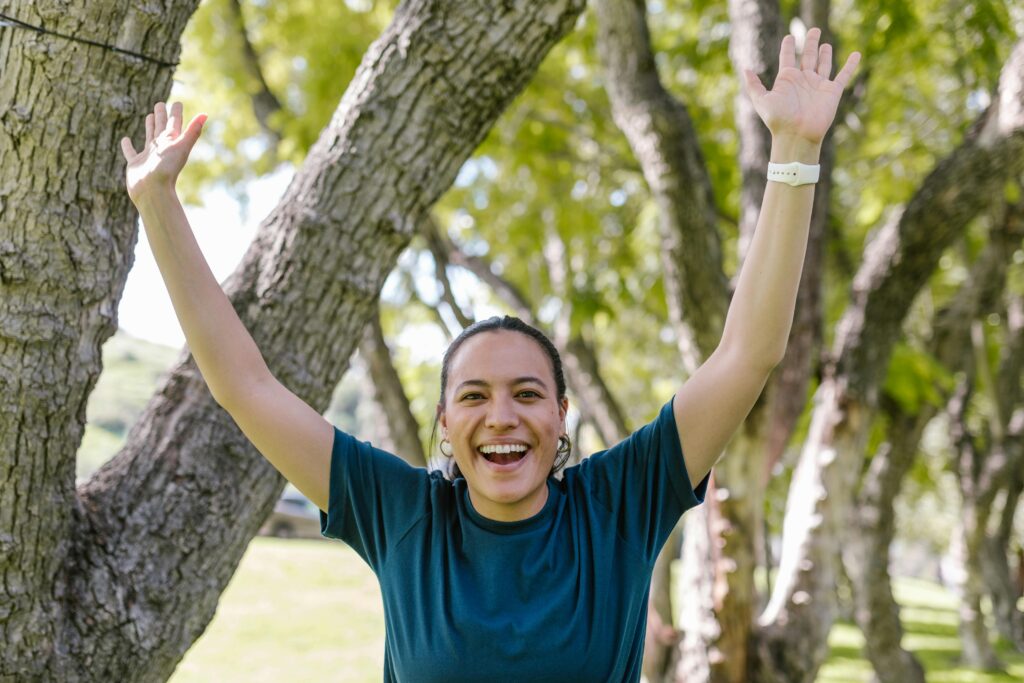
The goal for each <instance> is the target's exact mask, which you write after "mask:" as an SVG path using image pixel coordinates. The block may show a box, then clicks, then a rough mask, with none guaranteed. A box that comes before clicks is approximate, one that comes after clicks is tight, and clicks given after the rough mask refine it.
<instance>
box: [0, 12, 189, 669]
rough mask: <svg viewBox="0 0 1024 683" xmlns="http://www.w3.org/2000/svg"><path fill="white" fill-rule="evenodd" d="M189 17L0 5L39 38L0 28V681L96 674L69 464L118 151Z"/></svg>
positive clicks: (101, 321) (118, 271)
mask: <svg viewBox="0 0 1024 683" xmlns="http://www.w3.org/2000/svg"><path fill="white" fill-rule="evenodd" d="M196 4H197V2H196V1H184V2H177V3H170V4H166V5H165V4H163V3H159V4H149V5H142V4H139V3H129V2H126V1H124V0H120V1H118V0H112V1H111V2H104V3H85V2H66V1H57V0H39V1H36V2H29V1H27V0H0V12H2V13H3V14H5V15H7V16H10V17H13V18H15V19H17V20H18V21H21V22H25V23H26V24H30V25H31V26H35V27H39V28H40V29H42V30H43V31H47V32H40V31H35V30H32V29H29V28H26V27H24V26H20V25H13V26H12V25H11V24H9V23H5V25H4V26H0V74H2V75H3V77H2V79H0V321H2V322H0V680H3V681H12V680H18V681H35V680H68V681H71V680H76V677H75V676H73V675H67V676H65V675H63V674H58V673H57V672H62V671H67V672H69V673H71V672H74V671H76V670H77V669H78V668H79V667H80V668H82V669H85V668H87V667H89V666H92V665H95V661H94V662H80V661H75V657H74V656H73V655H72V654H71V653H70V652H69V649H70V644H69V635H68V628H69V625H70V624H71V623H73V622H74V621H75V620H82V619H91V618H92V617H91V616H90V614H91V613H92V612H99V611H102V609H103V605H102V603H103V602H104V601H105V600H106V599H107V598H108V597H109V596H108V595H106V594H104V592H103V591H102V590H101V589H97V590H96V592H95V593H92V594H90V595H88V596H79V595H78V594H77V593H76V589H75V587H74V581H75V579H74V577H75V568H76V561H77V546H78V543H79V535H80V531H79V528H78V519H79V513H78V507H77V500H76V497H75V451H76V449H77V448H78V445H79V443H80V442H81V440H82V434H83V431H84V428H85V406H86V402H87V400H88V396H89V393H90V392H91V391H92V389H93V387H94V386H95V385H96V380H97V379H98V378H99V374H100V371H101V362H102V357H101V353H100V349H101V347H102V346H103V342H104V341H106V340H107V339H108V338H109V337H110V336H111V335H113V334H114V332H115V331H116V330H117V302H118V299H119V298H120V296H121V293H122V291H123V289H124V282H125V279H126V278H127V275H128V271H129V269H130V268H131V265H132V258H133V254H134V248H135V242H136V237H137V232H136V230H137V227H136V215H135V213H134V211H133V209H132V207H131V202H130V200H129V199H128V194H127V193H126V192H125V187H124V165H123V162H122V161H121V157H120V152H119V150H118V147H117V140H118V138H119V137H120V136H121V135H124V134H134V136H135V139H136V140H138V139H139V138H140V136H141V134H142V131H143V115H144V113H145V111H146V110H147V109H150V108H151V105H152V103H153V102H154V101H155V100H157V99H159V98H162V97H164V96H165V95H166V93H167V91H168V90H169V88H170V85H171V76H172V73H173V63H174V62H175V60H176V59H177V57H178V51H179V39H180V36H181V33H182V31H183V29H184V27H185V24H186V22H187V21H188V19H189V17H190V16H191V15H192V12H193V11H194V10H195V7H196ZM54 33H61V34H65V35H72V36H76V37H80V38H83V39H86V38H87V39H89V40H92V41H94V42H97V43H101V44H105V45H109V46H111V47H100V46H96V45H89V44H86V43H83V42H79V41H77V40H72V39H69V38H64V37H60V36H57V35H54ZM115 47H116V48H120V49H121V50H125V51H128V52H131V53H135V55H137V56H132V55H129V54H125V53H124V52H118V51H115V49H113V48H115ZM106 559H107V561H109V562H115V563H117V564H122V565H123V564H125V563H126V562H127V561H128V559H127V558H125V557H124V556H121V557H118V556H109V557H107V558H106ZM79 569H80V568H79ZM79 597H82V598H85V602H86V609H84V610H83V609H81V608H80V607H79V605H78V598H79ZM97 602H99V603H100V604H99V605H97V604H95V603H97ZM88 637H89V638H91V639H94V640H96V639H99V638H101V636H100V634H98V633H97V632H95V631H94V632H92V634H91V635H89V636H88ZM125 654H127V653H125ZM123 656H124V655H122V657H123Z"/></svg>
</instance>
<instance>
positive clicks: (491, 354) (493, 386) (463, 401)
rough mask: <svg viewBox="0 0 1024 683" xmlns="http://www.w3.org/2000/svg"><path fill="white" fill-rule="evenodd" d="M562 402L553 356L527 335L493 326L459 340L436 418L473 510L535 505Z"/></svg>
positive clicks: (527, 509)
mask: <svg viewBox="0 0 1024 683" xmlns="http://www.w3.org/2000/svg"><path fill="white" fill-rule="evenodd" d="M567 408H568V400H567V399H565V398H564V397H563V398H562V399H561V400H559V399H558V389H557V387H556V386H555V379H554V371H553V369H552V367H551V360H550V359H549V358H548V355H547V353H546V352H545V351H544V349H543V348H541V346H540V344H538V343H537V342H536V341H534V340H533V339H532V338H531V337H528V336H527V335H525V334H522V333H520V332H515V331H511V330H495V331H491V332H481V333H479V334H477V335H474V336H472V337H470V338H469V339H467V340H466V341H465V342H464V343H463V344H462V346H461V347H459V349H458V350H457V351H456V352H455V355H454V356H453V357H452V358H451V361H450V365H449V367H448V386H447V388H446V390H445V396H444V409H443V410H442V412H441V414H440V416H439V421H440V424H441V433H442V436H443V437H444V438H447V439H448V440H449V441H450V442H451V444H452V451H453V452H454V458H455V462H456V464H458V466H459V469H460V470H461V471H462V474H463V475H464V476H465V477H466V484H467V485H468V486H469V495H470V499H471V500H472V502H473V508H474V509H475V510H476V511H477V512H479V513H480V514H481V515H483V516H484V517H487V518H489V519H494V520H498V521H505V522H509V521H515V520H520V519H526V518H528V517H531V516H533V515H534V514H536V513H538V512H540V510H541V508H543V507H544V503H545V501H547V495H548V489H547V483H546V482H547V477H548V474H549V473H550V472H551V467H552V465H553V463H554V460H555V453H556V451H557V449H558V437H559V436H560V435H562V434H564V433H565V412H566V409H567ZM502 451H505V452H502Z"/></svg>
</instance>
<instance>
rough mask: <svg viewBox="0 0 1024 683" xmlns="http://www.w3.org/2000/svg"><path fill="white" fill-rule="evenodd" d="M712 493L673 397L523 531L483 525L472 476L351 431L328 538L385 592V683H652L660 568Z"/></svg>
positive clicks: (572, 474)
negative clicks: (432, 466)
mask: <svg viewBox="0 0 1024 683" xmlns="http://www.w3.org/2000/svg"><path fill="white" fill-rule="evenodd" d="M707 481H708V479H707V477H705V478H704V480H703V481H701V483H700V484H699V485H698V486H697V488H696V490H695V489H694V488H693V487H692V486H691V485H690V482H689V479H688V477H687V473H686V467H685V464H684V462H683V454H682V450H681V447H680V444H679V436H678V432H677V430H676V423H675V419H674V418H673V414H672V403H671V401H670V402H669V403H667V404H666V405H665V406H664V407H663V408H662V409H661V412H660V413H659V415H658V417H657V418H656V419H655V420H654V421H653V422H651V423H650V424H647V425H645V426H644V427H641V428H640V429H639V430H637V431H636V432H634V433H633V434H632V435H630V436H629V437H628V438H626V439H625V440H624V441H622V442H621V443H619V444H618V445H616V446H613V447H612V448H609V449H608V450H606V451H601V452H598V453H595V454H594V455H592V456H590V457H589V458H587V459H585V460H583V461H582V462H581V463H580V464H579V465H575V466H573V467H569V468H566V469H565V470H564V476H563V478H562V480H561V481H559V480H557V479H555V478H554V477H549V478H548V480H547V485H548V493H549V495H548V499H547V502H546V504H545V505H544V508H543V509H542V510H541V511H540V512H538V513H537V514H536V515H534V516H533V517H530V518H529V519H525V520H521V521H518V522H498V521H494V520H490V519H487V518H485V517H482V516H481V515H480V514H479V513H477V511H476V510H474V509H473V506H472V504H471V502H470V499H469V493H468V490H467V488H466V480H465V479H462V478H459V479H456V480H455V482H454V483H453V482H449V481H447V480H446V479H444V477H443V476H442V474H441V473H440V472H436V471H435V472H428V471H427V470H424V469H419V468H415V467H411V466H410V465H408V464H407V463H405V462H404V461H403V460H401V459H399V458H398V457H396V456H394V455H391V454H390V453H387V452H385V451H382V450H379V449H377V448H374V447H373V446H371V445H370V444H368V443H365V442H361V441H358V440H356V439H354V438H353V437H351V436H349V435H348V434H345V433H344V432H342V431H340V430H338V429H335V433H334V447H333V451H332V455H331V473H330V500H329V502H328V512H327V513H326V514H325V513H324V512H322V511H321V513H320V528H321V533H322V534H323V535H324V536H326V537H328V538H336V539H340V540H342V541H345V542H346V543H348V544H349V545H350V546H352V548H354V549H355V551H356V552H357V553H359V555H360V556H362V558H363V559H364V560H366V562H367V563H368V564H369V565H370V567H371V568H372V569H373V571H374V572H375V573H376V574H377V577H378V579H379V580H380V585H381V594H382V597H383V601H384V621H385V630H386V641H385V646H384V680H385V681H388V682H389V681H415V682H416V683H420V682H424V683H426V682H435V681H436V682H438V683H440V682H442V681H443V682H445V683H458V682H459V681H516V682H527V681H529V682H531V683H532V682H535V681H536V682H539V681H559V682H560V683H562V682H564V681H574V682H576V683H585V682H587V681H601V682H602V683H606V682H607V681H639V680H640V664H641V658H642V654H643V645H644V629H645V626H646V621H647V598H648V592H649V590H650V582H651V573H652V571H653V569H654V561H655V559H656V558H657V555H658V552H659V551H660V550H661V547H662V545H664V543H665V541H666V540H667V539H668V536H669V533H670V532H671V531H672V529H673V527H675V525H676V523H677V522H678V520H679V518H680V516H681V515H682V514H683V512H685V511H686V510H687V509H689V508H690V507H693V506H694V505H697V504H699V503H702V502H703V501H704V493H705V491H706V489H707Z"/></svg>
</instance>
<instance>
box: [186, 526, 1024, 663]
mask: <svg viewBox="0 0 1024 683" xmlns="http://www.w3.org/2000/svg"><path fill="white" fill-rule="evenodd" d="M894 590H895V592H896V597H897V599H898V600H899V601H900V602H901V604H903V605H904V608H903V620H904V625H905V626H906V628H907V634H906V635H905V636H904V645H905V646H906V647H908V648H910V649H911V650H913V651H914V652H915V653H916V654H917V655H918V656H919V657H920V658H921V660H922V662H923V663H924V665H925V668H926V669H927V671H928V683H1012V682H1013V681H1024V655H1019V654H1013V653H1011V652H1010V650H1009V648H1007V647H1005V646H1003V647H999V648H998V652H999V654H1000V656H1001V657H1002V659H1003V661H1004V662H1006V663H1007V665H1008V666H1009V671H1008V674H1005V675H999V674H989V673H983V672H977V671H971V670H968V669H963V668H960V667H958V666H957V663H956V658H957V656H958V655H959V647H960V646H959V641H958V639H957V634H956V603H955V600H954V598H953V597H952V596H951V595H950V594H949V593H948V592H947V591H945V590H944V589H943V588H942V587H941V586H938V585H937V584H934V583H930V582H927V581H918V580H912V579H903V580H899V581H897V582H896V585H895V587H894ZM862 642H863V639H862V637H861V634H860V631H858V630H857V629H856V628H855V627H854V626H852V625H851V624H848V623H838V624H836V626H835V628H833V630H832V636H831V638H830V639H829V645H830V654H829V660H828V662H827V664H826V666H825V667H824V668H823V669H822V671H821V674H820V675H819V676H818V681H819V683H857V682H859V681H865V682H866V681H868V680H870V675H871V667H870V665H869V664H868V663H867V661H866V660H864V659H863V658H862V657H861V655H860V651H861V644H862ZM383 661H384V617H383V614H382V608H381V603H380V590H379V588H378V586H377V579H376V577H375V576H374V575H373V573H372V572H371V571H370V569H369V567H367V566H366V565H365V564H364V563H363V561H362V560H361V559H360V558H359V557H358V556H357V555H356V554H355V553H354V552H353V551H352V550H350V549H349V548H348V547H347V546H345V545H344V544H342V543H340V542H337V541H315V540H283V539H276V538H263V537H258V538H256V539H254V540H253V542H252V543H251V544H250V546H249V549H248V550H247V551H246V554H245V556H244V557H243V558H242V562H241V565H240V566H239V568H238V572H237V573H236V574H235V576H234V578H233V579H232V581H231V583H230V584H229V585H228V588H227V590H226V591H225V592H224V595H223V596H221V602H220V606H219V607H218V609H217V615H216V616H215V617H214V619H213V621H212V622H211V623H210V625H209V627H208V628H207V629H206V632H205V633H204V634H203V636H202V637H201V638H200V639H199V640H198V641H197V642H196V644H195V645H194V646H193V647H192V649H191V650H189V651H188V652H187V653H186V654H185V657H184V659H183V660H182V662H181V664H180V665H179V666H178V669H177V671H175V673H174V675H173V676H172V677H171V681H172V683H207V682H209V681H218V682H219V683H236V682H237V683H241V682H242V681H245V682H246V683H271V682H274V683H276V682H277V681H282V680H285V681H314V680H315V681H332V682H335V681H367V682H376V681H380V680H381V678H382V670H383Z"/></svg>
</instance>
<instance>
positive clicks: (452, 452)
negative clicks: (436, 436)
mask: <svg viewBox="0 0 1024 683" xmlns="http://www.w3.org/2000/svg"><path fill="white" fill-rule="evenodd" d="M445 444H448V448H449V450H448V452H445V450H444V445H445ZM451 447H452V442H451V441H449V440H448V439H441V443H439V444H437V448H438V450H440V451H441V455H443V456H444V457H446V458H450V457H452V455H453V454H454V451H452V450H451Z"/></svg>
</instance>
